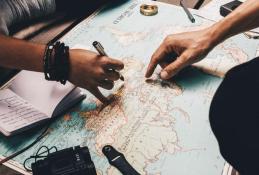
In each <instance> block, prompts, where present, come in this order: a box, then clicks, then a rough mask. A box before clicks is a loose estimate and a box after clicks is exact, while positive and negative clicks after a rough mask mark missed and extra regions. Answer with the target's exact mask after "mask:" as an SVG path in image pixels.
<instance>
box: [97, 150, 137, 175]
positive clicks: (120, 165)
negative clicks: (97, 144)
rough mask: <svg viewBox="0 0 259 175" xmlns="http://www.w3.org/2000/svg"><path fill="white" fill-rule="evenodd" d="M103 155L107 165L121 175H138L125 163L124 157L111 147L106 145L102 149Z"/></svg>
mask: <svg viewBox="0 0 259 175" xmlns="http://www.w3.org/2000/svg"><path fill="white" fill-rule="evenodd" d="M102 152H103V154H104V155H105V156H106V158H107V159H108V161H109V163H110V164H111V165H112V166H114V167H115V168H117V169H118V170H119V171H120V172H121V173H122V174H123V175H140V174H139V173H138V172H137V171H136V170H135V169H134V168H133V167H132V166H131V165H130V164H129V162H128V161H127V159H126V158H125V156H124V155H123V154H122V153H120V152H119V151H117V150H116V149H115V148H113V147H112V146H111V145H106V146H104V147H103V149H102Z"/></svg>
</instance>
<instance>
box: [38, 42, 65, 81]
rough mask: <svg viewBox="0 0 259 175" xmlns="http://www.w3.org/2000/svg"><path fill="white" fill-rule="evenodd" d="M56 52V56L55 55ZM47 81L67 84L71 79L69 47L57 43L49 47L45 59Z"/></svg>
mask: <svg viewBox="0 0 259 175" xmlns="http://www.w3.org/2000/svg"><path fill="white" fill-rule="evenodd" d="M53 51H54V54H53ZM43 62H44V74H45V79H46V80H49V81H58V82H60V83H61V84H66V81H67V80H68V78H69V47H68V46H65V44H64V43H60V42H56V43H54V44H53V43H50V44H48V45H47V47H46V50H45V54H44V58H43Z"/></svg>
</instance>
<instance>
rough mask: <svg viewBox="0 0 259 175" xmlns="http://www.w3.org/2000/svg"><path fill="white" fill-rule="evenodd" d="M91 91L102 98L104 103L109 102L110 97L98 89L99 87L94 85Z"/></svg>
mask: <svg viewBox="0 0 259 175" xmlns="http://www.w3.org/2000/svg"><path fill="white" fill-rule="evenodd" d="M89 91H90V92H91V93H92V94H93V95H94V96H95V97H96V98H97V99H98V100H100V101H101V102H102V103H104V104H107V103H109V100H108V98H106V97H105V96H104V95H103V94H102V93H101V92H100V90H99V89H98V87H94V88H91V89H89Z"/></svg>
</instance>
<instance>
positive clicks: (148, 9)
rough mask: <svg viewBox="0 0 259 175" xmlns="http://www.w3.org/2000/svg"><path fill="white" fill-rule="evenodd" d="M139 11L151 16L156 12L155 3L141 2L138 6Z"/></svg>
mask: <svg viewBox="0 0 259 175" xmlns="http://www.w3.org/2000/svg"><path fill="white" fill-rule="evenodd" d="M140 13H141V14H142V15H145V16H153V15H156V14H157V13H158V7H157V5H147V4H142V5H141V6H140Z"/></svg>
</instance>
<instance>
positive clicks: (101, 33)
mask: <svg viewBox="0 0 259 175" xmlns="http://www.w3.org/2000/svg"><path fill="white" fill-rule="evenodd" d="M147 2H148V3H155V4H157V5H158V7H159V13H158V14H157V15H156V16H152V17H150V16H143V15H141V14H140V13H139V6H140V5H141V4H143V3H147ZM195 18H196V23H194V24H192V23H190V22H189V20H188V18H187V17H186V15H185V13H184V11H183V10H182V9H181V8H179V7H176V6H171V5H167V4H163V3H158V2H153V1H142V0H134V1H126V2H123V3H122V2H117V3H112V4H110V5H107V6H105V7H104V8H102V9H100V10H99V11H97V12H96V13H94V14H93V15H92V16H91V17H89V18H87V19H85V20H84V21H82V22H81V23H80V24H79V25H77V26H76V27H75V28H74V29H72V30H71V31H70V32H69V33H68V34H67V35H65V36H64V37H63V38H62V39H61V40H62V41H64V42H65V43H66V44H68V45H69V46H70V47H71V48H77V49H88V50H93V51H94V49H93V47H92V42H93V41H95V40H97V41H99V42H101V43H102V44H103V46H104V48H105V51H106V52H107V53H108V55H109V56H111V57H113V58H117V59H120V60H122V61H123V62H124V64H125V69H124V70H123V71H122V72H121V73H122V74H123V76H124V77H125V82H124V83H123V82H117V83H116V87H115V88H114V90H112V91H105V90H102V92H103V93H104V94H106V95H107V96H110V97H111V98H112V103H111V104H110V105H108V106H104V105H103V104H101V103H100V102H99V101H98V100H97V99H96V98H94V97H93V96H92V95H91V94H90V93H88V92H87V91H84V92H85V93H86V94H87V98H86V99H85V100H84V101H83V102H82V104H81V105H80V106H78V107H76V108H74V109H72V110H71V112H69V113H67V114H66V115H64V116H63V117H60V118H58V119H57V120H56V121H55V122H54V123H53V124H52V125H51V126H50V129H49V132H48V134H47V135H46V136H45V137H44V138H43V140H41V141H40V142H39V143H38V144H37V145H36V146H34V147H33V148H32V149H30V150H28V151H26V152H25V153H23V154H22V155H20V156H18V157H16V158H14V160H13V161H12V162H10V164H11V165H12V166H16V167H18V168H20V169H21V170H22V166H21V164H22V163H23V161H24V160H25V159H26V158H27V157H29V156H30V155H32V154H34V153H35V151H37V149H38V148H39V147H40V146H42V145H48V146H49V147H51V146H54V145H55V146H57V148H58V149H63V148H67V147H71V146H76V145H81V146H88V147H89V150H90V152H91V156H92V159H93V162H94V163H95V166H96V169H97V172H98V174H100V175H104V174H109V175H110V174H112V175H113V174H120V173H119V171H118V170H116V169H115V168H113V167H112V166H111V165H109V163H108V161H107V159H106V158H105V156H104V155H103V154H102V151H101V150H102V148H103V147H104V146H105V145H107V144H109V145H112V146H113V147H115V148H116V149H117V150H119V151H120V152H122V153H123V154H124V155H125V157H126V159H127V160H128V162H129V163H130V164H131V165H132V166H133V167H134V168H135V169H136V170H137V171H138V172H139V173H140V174H154V175H157V174H166V175H167V174H178V175H179V174H180V175H208V174H210V175H221V174H224V171H223V169H224V165H225V161H224V159H223V158H222V157H221V155H220V153H219V149H218V145H217V142H216V139H215V138H214V135H213V133H212V131H211V129H210V124H209V119H208V114H209V106H210V102H211V100H212V97H213V95H214V93H215V91H216V89H217V87H218V86H219V84H220V82H221V81H222V77H224V75H225V73H226V71H227V70H229V69H230V68H232V67H233V66H235V65H238V64H241V63H244V62H246V61H248V60H250V59H252V58H254V57H255V56H256V55H258V53H259V43H258V41H256V40H249V39H247V38H245V36H243V35H242V34H241V35H238V36H236V37H232V38H230V39H228V40H226V41H225V42H224V43H222V44H220V45H218V46H217V47H216V48H215V49H214V50H213V51H212V52H211V53H210V54H209V55H208V56H207V57H206V58H205V59H204V60H203V61H201V62H199V63H197V64H195V65H194V66H193V67H190V68H188V69H186V70H184V71H183V72H181V73H180V74H179V75H178V76H176V77H175V78H174V79H172V80H170V81H163V80H161V79H160V78H159V75H158V74H159V71H160V70H159V68H158V69H157V70H156V72H155V74H154V76H152V77H151V78H150V79H145V78H144V74H145V71H146V68H147V64H148V62H149V60H150V58H151V55H152V53H153V52H154V51H155V49H156V48H157V47H158V46H159V44H160V43H161V42H162V41H163V39H164V38H165V37H166V36H167V35H169V34H173V33H179V32H187V31H193V30H199V29H202V28H205V27H208V26H210V25H212V23H211V22H209V21H206V20H204V19H202V18H199V17H197V16H195ZM39 132H40V131H37V130H36V131H35V132H33V133H32V132H30V133H27V134H24V135H19V136H15V137H13V138H5V137H2V136H0V152H1V153H4V154H3V155H2V156H7V155H10V154H11V153H12V152H14V151H15V150H17V149H20V148H22V147H24V146H25V145H27V144H28V143H30V142H31V141H32V140H34V139H35V138H36V137H37V135H38V134H39ZM28 174H29V173H28Z"/></svg>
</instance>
